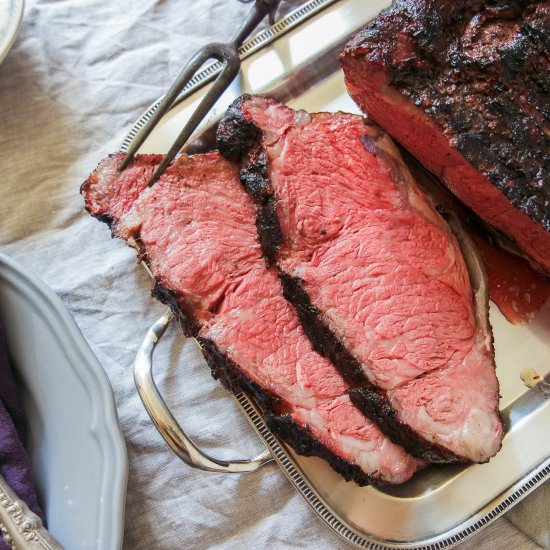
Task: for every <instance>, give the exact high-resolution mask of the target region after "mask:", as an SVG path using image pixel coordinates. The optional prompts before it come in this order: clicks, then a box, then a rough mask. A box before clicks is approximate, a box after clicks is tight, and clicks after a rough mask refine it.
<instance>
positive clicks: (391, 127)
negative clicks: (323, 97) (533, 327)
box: [341, 0, 550, 273]
mask: <svg viewBox="0 0 550 550" xmlns="http://www.w3.org/2000/svg"><path fill="white" fill-rule="evenodd" d="M341 63H342V68H343V70H344V74H345V78H346V84H347V87H348V90H349V93H350V94H351V96H352V97H353V98H354V100H355V101H356V102H357V104H358V105H359V106H360V107H361V109H362V110H363V111H364V112H365V113H367V114H368V116H369V117H370V118H372V119H373V120H374V121H376V122H377V123H378V124H379V125H380V126H382V127H383V128H384V129H385V130H386V131H387V132H388V133H389V134H391V135H392V136H393V137H394V138H395V139H396V140H397V141H399V142H400V143H401V144H402V145H403V146H404V147H405V148H406V149H408V150H409V151H410V152H411V153H412V154H413V155H414V156H416V157H417V159H418V160H419V161H420V162H421V163H422V164H423V165H424V166H426V167H427V168H428V169H429V170H431V171H432V172H433V173H434V174H435V175H437V176H438V177H439V178H440V179H441V180H442V181H443V182H444V183H445V184H446V185H447V186H448V187H449V189H450V190H451V191H452V192H453V193H454V194H455V195H456V196H457V197H458V198H460V199H461V200H462V201H463V202H464V203H466V205H468V206H469V207H470V208H472V209H473V210H474V211H475V212H476V213H477V214H478V215H479V216H480V217H481V218H483V219H484V220H485V221H486V222H488V223H489V224H491V225H492V226H494V227H495V228H497V229H498V230H500V231H501V232H503V233H505V234H506V235H507V236H509V237H510V238H511V239H512V240H514V241H515V242H516V244H517V245H518V246H519V247H520V248H521V249H523V251H524V252H526V253H527V254H528V255H529V256H530V258H531V259H532V260H533V261H534V262H535V263H536V264H538V266H539V267H541V268H542V269H543V270H545V271H547V272H548V273H550V76H549V75H550V2H537V1H532V0H531V1H528V0H503V1H497V0H489V1H487V0H465V1H462V2H453V1H452V0H415V1H411V0H395V1H394V2H393V4H392V6H391V7H390V8H389V9H387V10H386V11H384V12H382V13H381V14H380V15H379V16H378V17H377V18H376V19H375V20H374V21H373V22H372V23H370V24H369V25H367V26H366V27H365V28H364V29H362V30H361V31H359V32H358V33H357V35H356V36H355V37H354V38H352V40H351V41H350V42H349V43H348V45H347V46H346V48H345V50H344V52H343V54H342V56H341Z"/></svg>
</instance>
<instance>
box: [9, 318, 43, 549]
mask: <svg viewBox="0 0 550 550" xmlns="http://www.w3.org/2000/svg"><path fill="white" fill-rule="evenodd" d="M25 438H26V423H25V416H24V413H23V407H22V406H21V401H20V399H19V397H18V393H17V385H16V382H15V378H14V374H13V370H12V368H11V365H10V361H9V356H8V350H7V346H6V338H5V335H4V327H3V326H2V324H1V323H0V473H1V474H2V476H3V477H4V479H5V480H6V481H7V482H8V484H9V485H10V486H11V488H12V489H13V490H14V491H15V493H16V494H17V495H18V496H19V498H21V499H22V500H24V501H25V502H26V503H27V505H28V506H29V508H30V509H31V510H32V511H33V512H34V513H36V514H38V515H39V516H40V517H41V518H42V521H44V514H43V512H42V510H41V509H40V506H39V505H38V500H37V498H36V492H35V490H34V485H33V482H32V474H31V465H30V460H29V455H28V454H27V451H26V450H25V447H24V445H23V442H24V441H25ZM4 549H6V550H7V547H6V546H5V544H4V542H3V539H2V538H1V535H0V550H4Z"/></svg>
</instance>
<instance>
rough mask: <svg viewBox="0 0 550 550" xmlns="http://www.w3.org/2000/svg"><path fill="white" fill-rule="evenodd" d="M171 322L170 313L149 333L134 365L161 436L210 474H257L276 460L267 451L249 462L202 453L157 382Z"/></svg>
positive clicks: (172, 447)
mask: <svg viewBox="0 0 550 550" xmlns="http://www.w3.org/2000/svg"><path fill="white" fill-rule="evenodd" d="M171 319H172V314H171V312H169V311H168V312H167V313H165V314H164V315H163V316H162V317H160V318H159V319H158V320H157V321H156V322H155V323H154V325H153V326H152V327H151V328H150V329H149V330H148V331H147V334H146V336H145V339H144V340H143V343H142V344H141V346H140V348H139V351H138V353H137V356H136V360H135V363H134V382H135V384H136V388H137V390H138V393H139V396H140V397H141V400H142V402H143V405H144V406H145V409H146V410H147V413H148V414H149V416H150V418H151V420H152V421H153V423H154V424H155V426H156V427H157V430H158V431H159V433H160V435H162V437H163V438H164V440H165V441H166V443H168V445H169V446H170V448H171V449H172V450H173V451H174V452H175V453H176V454H177V455H178V456H179V457H180V458H181V460H183V461H184V462H185V463H186V464H189V466H192V467H193V468H198V469H200V470H205V471H207V472H225V473H236V474H240V473H245V472H254V471H256V470H258V469H259V468H261V467H262V466H264V465H265V464H267V463H269V462H271V461H272V460H273V458H272V457H271V455H270V454H269V451H267V450H265V451H264V452H263V453H261V454H260V455H258V456H257V457H256V458H252V459H249V460H217V459H215V458H212V457H210V456H208V455H207V454H206V453H204V452H202V451H201V450H200V449H199V448H198V447H197V446H196V445H195V444H194V443H193V441H192V440H191V439H190V438H189V437H188V436H187V435H186V433H185V432H184V431H183V430H182V428H181V427H180V425H179V424H178V422H177V420H176V419H175V418H174V416H173V415H172V413H171V412H170V410H169V409H168V407H167V405H166V403H165V402H164V399H163V398H162V396H161V394H160V392H159V390H158V388H157V386H156V384H155V380H154V379H153V352H154V351H155V348H156V346H157V344H158V342H159V340H160V338H161V337H162V335H163V334H164V332H165V331H166V328H167V327H168V324H169V323H170V320H171Z"/></svg>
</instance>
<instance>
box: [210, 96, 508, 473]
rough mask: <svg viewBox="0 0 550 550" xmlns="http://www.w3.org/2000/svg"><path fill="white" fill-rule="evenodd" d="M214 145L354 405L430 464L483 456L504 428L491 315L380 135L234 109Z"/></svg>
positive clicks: (335, 120) (353, 126)
mask: <svg viewBox="0 0 550 550" xmlns="http://www.w3.org/2000/svg"><path fill="white" fill-rule="evenodd" d="M218 146H219V148H220V150H221V152H222V153H224V154H225V155H226V156H228V157H230V158H233V159H239V160H240V162H241V181H242V183H243V184H244V187H245V188H246V189H247V190H248V191H249V192H250V194H251V195H252V196H253V198H254V200H255V202H256V204H257V211H258V221H257V227H258V231H259V234H260V236H261V242H262V247H263V250H264V254H265V255H266V257H267V258H268V260H269V261H270V262H273V261H275V262H276V263H277V267H278V269H279V270H280V277H281V280H282V282H283V286H284V289H285V295H286V297H287V298H288V299H289V300H290V301H291V302H292V303H293V304H294V305H295V306H296V308H297V311H298V314H299V316H300V319H301V321H302V324H303V326H304V330H305V331H306V333H307V334H308V336H309V337H310V339H311V340H312V342H313V344H314V346H315V348H316V349H317V350H318V351H319V352H320V353H322V354H323V355H325V356H327V357H329V358H330V359H331V360H332V361H333V363H334V364H335V365H336V366H337V367H338V368H339V369H340V371H341V372H342V374H343V375H344V376H345V377H346V379H347V381H348V383H350V384H352V385H353V390H352V392H351V394H352V396H353V397H352V398H353V400H354V402H355V403H356V405H357V406H358V407H359V408H361V410H362V411H363V412H365V414H367V415H368V416H370V417H371V418H373V419H374V420H376V421H377V422H378V423H379V425H380V426H381V427H382V429H383V430H384V431H386V433H388V435H389V436H390V437H391V438H392V439H393V440H394V441H396V442H398V443H399V444H401V445H403V446H404V447H405V448H406V449H407V450H409V451H410V452H411V453H413V454H416V455H417V456H420V457H422V458H424V459H427V460H430V461H432V462H446V461H474V462H484V461H486V460H488V459H489V458H490V457H491V456H493V455H494V454H495V453H496V452H497V451H498V449H499V448H500V446H501V439H502V425H501V422H500V417H499V413H498V382H497V379H496V375H495V367H494V362H493V348H492V335H491V330H490V326H489V324H488V322H487V321H486V315H487V303H486V302H485V303H484V304H483V306H484V307H485V313H484V315H485V319H484V320H481V321H480V320H479V318H478V317H476V310H475V306H474V301H473V293H472V286H471V283H470V279H469V276H468V271H467V266H466V265H465V262H464V259H463V256H462V254H461V251H460V249H459V246H458V244H457V242H456V239H455V238H454V237H453V235H452V233H451V232H450V230H449V227H448V226H447V224H446V223H445V222H444V221H443V219H442V218H441V217H440V216H439V215H438V214H437V212H436V211H435V210H434V209H433V208H432V207H431V205H430V204H429V203H428V202H427V200H426V199H425V198H424V197H423V195H421V193H420V192H419V190H418V188H417V186H416V184H415V182H414V180H413V179H412V177H411V176H410V174H409V172H408V171H407V169H406V167H405V165H404V164H403V162H402V160H401V158H400V156H399V153H398V151H397V150H396V148H395V146H394V145H393V144H392V142H391V140H390V139H389V138H388V137H387V135H386V134H384V133H383V132H382V130H380V129H379V128H378V127H376V126H374V125H372V124H368V123H367V122H366V121H365V120H364V119H363V118H362V117H359V116H355V115H349V114H343V113H337V114H330V113H318V114H313V115H310V114H308V113H306V112H304V111H298V112H297V111H294V110H292V109H290V108H288V107H286V106H284V105H281V104H280V103H278V102H276V101H275V100H273V99H269V98H263V97H252V96H243V97H241V98H239V99H238V100H237V101H236V102H235V103H234V104H233V105H232V106H231V108H230V109H229V111H228V113H227V115H226V117H225V118H224V119H223V120H222V122H221V123H220V126H219V128H218ZM484 300H486V299H484Z"/></svg>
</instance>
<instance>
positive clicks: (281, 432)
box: [266, 414, 387, 486]
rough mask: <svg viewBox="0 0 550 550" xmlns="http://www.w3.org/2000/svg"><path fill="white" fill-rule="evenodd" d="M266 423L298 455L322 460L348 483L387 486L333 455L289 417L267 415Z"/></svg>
mask: <svg viewBox="0 0 550 550" xmlns="http://www.w3.org/2000/svg"><path fill="white" fill-rule="evenodd" d="M266 422H267V425H268V426H269V429H270V430H271V431H272V432H273V433H274V434H276V435H278V436H279V437H280V438H281V439H283V440H284V441H286V442H288V443H289V444H290V445H291V446H292V448H293V449H294V450H295V451H296V452H297V453H298V454H300V455H303V456H317V457H319V458H322V459H323V460H325V461H326V462H328V463H329V464H330V466H331V467H332V469H333V470H334V471H336V472H337V473H339V474H340V475H341V476H342V477H343V478H344V479H345V480H346V481H354V482H355V483H357V485H360V486H364V485H378V486H382V485H387V483H384V482H383V481H381V480H379V479H376V478H375V477H372V476H369V475H367V474H365V472H363V470H361V468H359V466H356V465H355V464H351V463H349V462H346V461H345V460H343V459H341V458H340V457H338V456H336V455H335V454H333V453H331V452H330V451H329V450H328V449H327V448H326V447H325V446H324V445H322V444H321V443H319V441H317V440H316V439H314V438H313V437H312V436H311V435H310V434H309V432H308V431H307V430H306V429H304V428H303V427H301V426H299V425H298V424H296V422H294V421H293V420H292V418H291V417H290V416H289V415H287V414H285V415H270V414H267V415H266Z"/></svg>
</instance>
